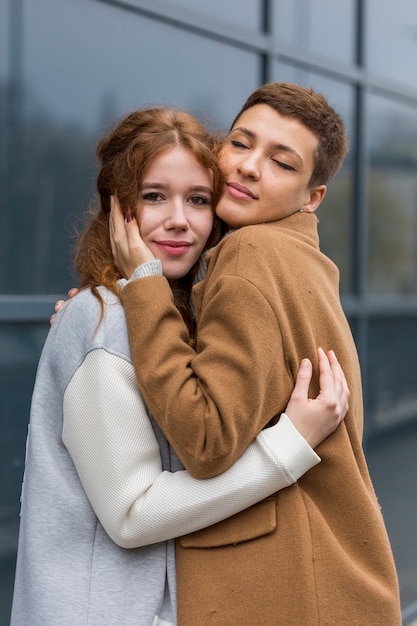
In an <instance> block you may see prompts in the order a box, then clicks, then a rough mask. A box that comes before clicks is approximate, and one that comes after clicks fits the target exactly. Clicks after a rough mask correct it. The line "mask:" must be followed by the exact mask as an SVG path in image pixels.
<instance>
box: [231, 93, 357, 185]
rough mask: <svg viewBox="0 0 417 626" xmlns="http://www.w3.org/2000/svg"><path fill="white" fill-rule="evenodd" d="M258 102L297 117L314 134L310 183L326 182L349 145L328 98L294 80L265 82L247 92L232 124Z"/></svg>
mask: <svg viewBox="0 0 417 626" xmlns="http://www.w3.org/2000/svg"><path fill="white" fill-rule="evenodd" d="M257 104H267V105H268V106H270V107H271V108H272V109H274V110H275V111H276V112H277V113H279V114H280V115H282V116H283V117H292V118H295V119H297V120H299V121H300V122H301V123H302V124H303V125H304V126H305V127H306V128H308V129H309V130H310V131H311V132H312V133H313V134H314V135H315V136H316V137H317V139H318V141H319V147H318V150H317V153H316V154H315V155H314V170H313V173H312V176H311V179H310V181H309V185H310V186H311V187H313V186H315V185H325V184H327V183H328V181H329V180H330V179H331V178H332V177H333V176H334V175H335V174H336V172H337V171H338V170H339V169H340V168H341V166H342V164H343V161H344V158H345V156H346V154H347V152H348V149H349V146H348V140H347V136H346V129H345V125H344V123H343V120H342V118H341V117H340V115H339V114H338V113H337V112H336V111H335V110H334V109H333V107H331V106H330V104H329V103H328V101H327V99H326V98H325V97H324V96H323V95H322V94H320V93H318V92H316V91H314V90H313V89H311V88H304V87H300V86H299V85H295V84H293V83H266V84H265V85H262V87H259V89H257V90H256V91H254V92H253V93H252V94H251V95H250V96H249V98H248V99H247V100H246V102H245V103H244V105H243V106H242V108H241V110H240V111H239V113H238V115H237V116H236V118H235V119H234V121H233V124H232V128H233V126H234V125H235V124H236V122H237V120H238V119H239V117H240V116H241V115H242V113H244V111H247V110H248V109H250V108H252V107H253V106H255V105H257Z"/></svg>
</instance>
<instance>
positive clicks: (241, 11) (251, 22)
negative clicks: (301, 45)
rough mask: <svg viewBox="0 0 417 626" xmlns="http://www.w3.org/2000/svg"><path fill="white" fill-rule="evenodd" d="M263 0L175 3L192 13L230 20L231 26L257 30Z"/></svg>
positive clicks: (187, 0)
mask: <svg viewBox="0 0 417 626" xmlns="http://www.w3.org/2000/svg"><path fill="white" fill-rule="evenodd" d="M262 1H263V0H250V2H242V0H227V2H225V1H224V0H210V2H196V0H177V1H176V2H173V3H172V4H177V5H179V6H183V7H185V8H188V9H190V10H191V11H192V12H193V13H194V14H196V13H202V14H204V13H205V14H206V15H208V16H209V17H212V18H214V19H216V20H223V21H227V22H231V23H232V24H233V26H241V27H243V28H249V29H252V30H256V31H258V30H259V29H260V22H261V4H262Z"/></svg>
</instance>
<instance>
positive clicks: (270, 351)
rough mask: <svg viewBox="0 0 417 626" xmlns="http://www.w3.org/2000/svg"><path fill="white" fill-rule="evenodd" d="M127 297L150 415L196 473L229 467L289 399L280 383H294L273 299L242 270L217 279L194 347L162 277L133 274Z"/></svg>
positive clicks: (134, 350)
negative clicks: (246, 278)
mask: <svg viewBox="0 0 417 626" xmlns="http://www.w3.org/2000/svg"><path fill="white" fill-rule="evenodd" d="M121 300H122V303H123V306H124V308H125V313H126V319H127V325H128V329H129V341H130V345H131V351H132V359H133V363H134V366H135V372H136V377H137V380H138V383H139V386H140V388H141V391H142V394H143V396H144V398H145V401H146V403H147V405H148V406H149V408H150V410H151V412H152V415H153V416H154V418H155V419H156V421H157V422H158V424H159V426H160V428H161V429H162V431H163V432H164V434H165V436H166V437H167V439H168V440H169V441H170V442H171V444H172V445H173V447H174V449H175V450H176V452H177V454H178V456H179V457H180V459H181V461H182V462H183V464H184V466H185V467H186V468H187V469H188V471H189V472H190V473H191V474H193V475H194V476H196V477H197V478H208V477H212V476H215V475H217V474H219V473H221V472H223V471H225V470H226V469H228V468H229V467H231V466H232V465H233V463H234V462H235V461H236V460H237V459H238V458H239V456H240V455H241V454H242V453H243V452H244V450H246V448H247V446H248V445H249V444H250V443H251V441H253V439H254V438H255V437H256V435H257V434H258V433H259V432H260V431H261V430H262V428H264V427H265V426H266V424H268V422H269V421H270V420H271V419H272V418H273V417H274V416H275V415H279V414H280V413H281V412H282V411H283V410H284V409H285V406H286V403H287V402H288V397H287V392H286V393H285V397H284V394H283V393H280V389H281V387H280V385H281V383H282V382H283V381H284V380H285V382H286V387H285V388H286V389H288V388H291V389H292V388H293V381H292V380H289V379H290V375H289V372H288V371H287V370H286V360H285V358H284V355H283V345H282V338H281V335H280V329H279V327H278V324H277V320H276V317H275V315H274V312H273V311H272V309H271V307H270V305H269V303H268V301H267V300H266V299H265V297H264V296H263V294H262V293H261V292H260V291H259V289H258V288H257V287H256V286H255V285H254V284H253V283H251V282H250V281H248V280H245V279H244V278H241V277H239V276H233V275H229V276H226V277H222V278H221V279H219V280H218V281H217V283H216V285H215V288H214V289H211V291H210V294H209V297H207V298H205V300H204V306H203V308H202V313H201V317H200V319H199V321H198V346H197V351H194V350H193V349H192V348H191V347H190V346H189V343H188V334H187V330H186V328H185V325H184V323H183V320H182V318H181V316H180V315H179V313H178V311H177V309H176V307H175V306H174V304H173V301H172V294H171V291H170V288H169V285H168V282H167V281H166V279H165V278H164V277H148V278H141V279H138V280H135V281H132V282H130V283H128V284H127V285H126V287H125V288H124V289H123V290H122V292H121ZM137 311H141V315H140V319H139V316H138V315H137ZM143 311H146V314H143Z"/></svg>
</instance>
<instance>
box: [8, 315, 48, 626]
mask: <svg viewBox="0 0 417 626" xmlns="http://www.w3.org/2000/svg"><path fill="white" fill-rule="evenodd" d="M48 330H49V326H48V325H46V324H43V325H25V326H24V327H22V325H19V324H16V325H12V324H2V325H0V476H1V485H2V489H1V494H0V537H1V541H0V577H1V581H2V584H1V585H0V623H2V624H3V623H4V624H8V623H9V621H8V619H7V618H9V611H10V606H11V597H12V590H13V580H14V567H15V556H16V547H17V536H18V526H19V509H20V491H21V485H22V478H23V470H24V462H25V445H26V436H27V429H28V423H29V411H30V402H31V397H32V390H33V383H34V380H35V374H36V368H37V365H38V360H39V356H40V353H41V350H42V346H43V343H44V341H45V337H46V334H47V332H48Z"/></svg>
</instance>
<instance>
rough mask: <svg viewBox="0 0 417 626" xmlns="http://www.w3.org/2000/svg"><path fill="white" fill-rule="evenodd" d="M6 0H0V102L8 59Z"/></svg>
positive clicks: (7, 9) (7, 11)
mask: <svg viewBox="0 0 417 626" xmlns="http://www.w3.org/2000/svg"><path fill="white" fill-rule="evenodd" d="M8 4H9V3H8V1H7V0H0V98H1V100H0V102H2V101H3V91H4V82H5V80H6V73H7V69H6V68H7V66H6V63H7V61H8V58H9V50H8V45H9V38H8V26H9V6H8Z"/></svg>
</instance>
